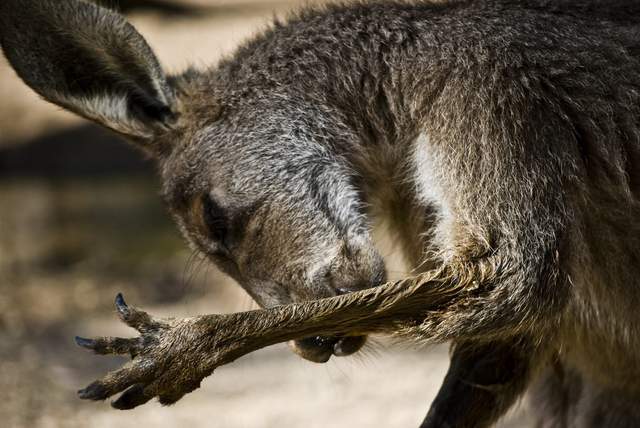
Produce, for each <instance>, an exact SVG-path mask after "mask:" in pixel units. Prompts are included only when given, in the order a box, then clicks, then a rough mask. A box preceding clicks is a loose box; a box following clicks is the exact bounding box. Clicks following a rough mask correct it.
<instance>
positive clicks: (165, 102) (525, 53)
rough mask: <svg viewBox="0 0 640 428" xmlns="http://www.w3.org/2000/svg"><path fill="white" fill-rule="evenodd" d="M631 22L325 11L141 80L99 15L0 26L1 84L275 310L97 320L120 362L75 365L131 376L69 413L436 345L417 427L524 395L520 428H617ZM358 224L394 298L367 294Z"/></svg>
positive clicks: (631, 172) (633, 142) (639, 357)
mask: <svg viewBox="0 0 640 428" xmlns="http://www.w3.org/2000/svg"><path fill="white" fill-rule="evenodd" d="M638 21H640V2H637V1H634V0H615V1H607V2H604V1H603V0H593V1H587V0H561V1H553V2H552V1H547V0H478V1H449V2H437V3H430V2H392V1H385V2H368V3H364V2H355V3H348V4H344V5H329V6H324V7H318V8H315V9H305V10H303V11H301V12H299V13H298V14H296V15H294V16H292V17H290V18H289V19H288V20H287V21H286V22H276V23H275V24H274V25H273V27H272V28H270V29H269V30H267V31H265V32H264V33H263V34H261V35H259V36H257V37H255V38H254V39H252V40H251V41H249V42H247V43H245V44H244V45H242V46H241V47H240V48H239V49H238V50H237V51H236V52H235V54H234V55H233V56H231V57H229V58H227V59H225V60H223V61H222V62H221V63H220V64H218V65H217V66H216V67H215V68H211V69H205V70H196V69H190V70H187V71H186V72H184V73H182V74H178V75H175V76H167V75H166V74H165V73H164V72H163V71H162V69H161V67H160V65H159V62H158V60H157V59H156V58H155V56H154V55H153V53H152V51H151V49H150V48H149V47H148V45H147V44H146V42H144V39H143V38H142V36H140V35H139V34H138V33H137V32H136V31H135V29H133V27H131V26H130V25H129V24H127V23H126V22H125V21H124V19H123V18H122V17H120V16H119V15H117V14H115V13H113V12H110V11H108V10H106V9H103V8H100V7H98V6H95V5H92V4H90V3H86V2H84V1H81V0H65V1H55V2H54V1H52V0H43V1H35V0H29V1H17V0H3V2H2V4H0V43H1V44H2V47H3V50H4V52H5V55H6V56H7V58H8V59H9V61H10V62H11V64H12V65H13V66H14V68H15V69H16V71H17V72H18V74H19V75H20V76H21V77H22V78H23V80H25V82H26V83H27V84H29V85H30V86H31V87H33V88H34V90H36V91H37V92H38V93H39V94H40V95H42V96H43V97H44V98H46V99H48V100H49V101H52V102H55V103H58V104H60V105H62V106H64V107H66V108H68V109H70V110H72V111H74V112H76V113H79V114H81V115H83V116H85V117H87V118H89V119H92V120H95V121H97V122H99V123H102V124H103V125H105V126H107V127H109V128H111V129H113V130H115V131H117V132H119V133H121V134H123V135H125V136H126V137H128V138H129V139H131V140H132V141H133V142H134V143H135V144H137V145H138V146H139V147H142V148H143V149H144V150H146V151H147V152H149V153H151V154H152V155H154V156H155V157H156V159H157V162H158V167H159V173H160V175H161V177H162V180H163V183H164V192H163V193H164V198H165V199H166V201H167V203H168V206H169V208H170V210H171V212H172V214H173V216H174V217H175V219H176V221H177V223H178V225H179V226H180V228H181V229H182V231H183V232H184V234H185V236H186V237H187V239H188V240H189V242H190V243H191V245H193V246H194V247H195V248H197V249H198V250H199V251H201V252H202V253H204V254H205V255H207V256H208V257H209V258H210V259H211V260H212V261H213V262H215V263H216V264H217V265H218V266H219V267H221V268H222V269H223V270H224V271H225V272H227V273H228V274H229V275H231V276H232V277H233V278H235V279H236V280H237V281H238V282H239V283H240V284H241V285H242V286H243V287H244V288H245V289H246V290H247V291H248V292H249V294H251V296H252V297H253V298H254V299H255V300H256V301H257V302H258V303H260V304H261V305H262V306H265V307H275V308H273V309H271V310H267V311H264V312H259V311H258V312H250V313H246V314H239V315H232V316H228V317H226V318H224V317H220V316H203V317H199V318H194V319H188V320H177V321H176V320H173V321H159V320H153V319H151V318H150V317H149V316H148V315H146V314H144V313H142V312H138V311H137V310H135V309H132V308H129V307H127V306H126V305H125V304H124V302H123V301H122V299H119V301H118V308H119V311H120V314H121V317H122V318H123V319H124V320H125V321H127V322H128V323H129V324H130V325H132V326H134V327H137V328H139V329H140V330H141V332H142V333H143V334H142V336H141V338H139V339H130V340H128V341H127V340H126V339H100V340H97V341H96V340H93V341H92V340H80V342H81V344H83V346H86V347H89V348H92V349H94V350H96V351H98V352H103V353H113V352H116V353H122V352H124V353H131V355H132V356H133V357H135V358H134V360H133V361H132V362H131V363H129V364H128V365H127V366H126V367H125V368H124V369H122V370H120V371H117V372H114V373H112V374H110V375H108V376H107V377H106V378H105V379H103V380H101V381H98V382H96V383H94V384H92V385H91V386H90V387H89V388H87V389H85V390H83V391H81V396H82V397H84V398H92V399H104V398H106V397H108V396H111V395H113V394H115V393H117V392H120V391H123V390H125V389H126V392H125V393H124V394H123V395H122V396H121V397H120V398H119V399H118V400H117V401H116V402H115V403H114V405H115V406H116V407H118V408H131V407H135V406H137V405H140V404H142V403H144V402H146V401H148V400H149V399H151V398H153V397H155V396H158V397H160V401H161V402H163V403H166V404H169V403H172V402H175V401H177V400H178V399H179V398H180V397H182V396H183V395H184V394H185V393H187V392H190V391H191V390H193V389H195V388H197V387H198V386H199V383H200V380H201V379H202V378H203V377H205V376H207V375H209V374H210V373H211V372H212V371H213V369H214V368H215V367H216V366H217V365H220V364H222V363H226V362H229V361H231V360H233V359H234V358H237V357H238V356H239V355H241V354H243V353H246V352H249V351H251V350H254V349H257V348H258V347H261V346H266V345H268V344H271V343H275V342H277V341H282V340H289V339H298V341H297V342H295V346H294V347H295V349H296V350H297V352H299V353H300V354H301V355H302V356H304V357H306V358H308V359H311V360H314V361H326V359H328V358H329V357H330V356H331V355H332V354H334V355H346V354H350V353H352V352H354V351H356V350H357V349H359V347H360V346H361V345H362V343H363V341H364V338H363V337H364V336H362V335H364V334H367V333H371V332H379V331H384V332H391V331H392V332H397V333H400V334H403V335H405V336H409V337H413V338H416V339H418V340H423V341H427V342H442V341H449V340H451V341H453V343H454V346H453V353H452V364H451V367H450V369H449V373H448V374H447V377H446V378H445V381H444V383H443V386H442V388H441V390H440V392H439V394H438V396H437V398H436V400H435V402H434V403H433V405H432V407H431V410H430V411H429V414H428V415H427V418H426V419H425V421H424V422H423V425H422V426H423V427H441V426H451V427H458V426H462V427H481V426H488V425H491V424H492V423H494V422H495V421H496V420H497V418H499V417H500V416H501V415H502V414H503V413H504V412H505V411H506V410H507V409H508V408H509V407H510V406H511V404H512V403H513V402H514V401H515V400H516V399H517V398H518V397H519V396H521V395H522V394H523V393H524V392H525V390H527V389H528V388H530V389H531V391H532V395H533V397H534V398H535V403H536V405H535V407H536V409H538V410H539V411H538V413H537V417H538V420H539V424H540V426H549V427H555V426H558V427H586V426H593V427H600V426H614V427H627V426H628V427H632V426H638V425H639V424H640V412H639V411H638V410H637V409H636V405H635V403H637V402H638V400H639V399H640V382H639V381H638V379H640V331H639V330H640V314H639V312H638V311H637V309H636V308H637V307H638V305H639V304H640V282H639V280H638V278H640V252H639V250H640V221H639V220H638V219H639V218H640V203H639V198H640V64H639V60H640V25H638V24H640V22H638ZM376 215H378V216H379V215H382V216H386V217H388V221H389V222H390V223H391V224H392V225H393V226H394V228H395V230H396V231H397V235H398V237H399V238H400V240H401V242H402V244H403V247H404V249H405V250H406V253H407V259H408V260H409V261H410V263H411V264H412V266H413V267H414V268H415V269H416V273H417V276H416V278H414V279H407V280H406V281H402V282H399V283H396V284H386V285H384V286H381V287H377V288H375V289H373V290H367V289H368V288H370V287H374V286H378V285H381V284H383V283H384V282H385V278H386V275H385V271H384V264H383V261H382V258H381V257H380V255H379V253H378V252H377V251H376V249H375V247H374V245H373V242H372V238H371V236H370V235H371V232H370V229H371V227H370V225H371V222H372V217H373V216H376ZM363 290H364V291H363ZM317 299H322V300H317ZM292 302H310V303H304V304H300V303H299V304H294V305H289V306H280V305H286V304H289V303H292ZM141 319H142V321H141ZM305 337H310V338H311V339H303V338H305ZM225 347H226V348H225ZM221 349H226V351H225V352H222V351H221ZM127 388H128V389H127ZM605 403H606V405H605Z"/></svg>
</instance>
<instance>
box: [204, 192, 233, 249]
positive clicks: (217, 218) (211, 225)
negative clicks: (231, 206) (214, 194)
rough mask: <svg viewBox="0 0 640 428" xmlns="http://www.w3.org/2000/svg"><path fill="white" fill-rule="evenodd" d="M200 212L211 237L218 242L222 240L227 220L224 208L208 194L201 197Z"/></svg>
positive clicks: (225, 231)
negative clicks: (201, 210) (201, 211)
mask: <svg viewBox="0 0 640 428" xmlns="http://www.w3.org/2000/svg"><path fill="white" fill-rule="evenodd" d="M202 209H203V210H204V212H203V213H202V215H203V218H204V222H205V224H206V226H207V228H208V229H209V233H210V234H211V238H213V239H214V240H216V241H218V242H224V240H225V238H226V236H227V231H228V229H229V222H228V218H227V215H226V213H225V211H224V209H223V208H222V207H221V206H220V205H218V203H217V202H216V201H215V200H214V199H212V198H211V196H209V195H204V196H203V197H202Z"/></svg>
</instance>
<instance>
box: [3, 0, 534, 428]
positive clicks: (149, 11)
mask: <svg viewBox="0 0 640 428" xmlns="http://www.w3.org/2000/svg"><path fill="white" fill-rule="evenodd" d="M102 2H103V3H105V4H107V5H109V6H110V7H115V8H117V9H119V10H121V11H123V12H124V13H126V14H127V15H128V17H129V19H130V20H131V21H132V22H133V23H134V25H135V26H136V27H137V28H138V30H139V31H140V32H141V33H142V34H143V35H144V36H145V37H146V38H147V40H148V41H149V43H150V45H151V46H152V47H153V48H154V50H155V51H156V53H157V54H158V56H159V58H160V59H161V61H162V62H163V64H164V66H165V68H166V70H168V71H179V70H181V69H183V68H185V67H186V66H187V65H189V64H196V65H207V64H215V62H216V61H217V60H218V59H219V58H220V57H221V56H223V55H226V54H229V53H230V52H232V51H233V48H234V47H235V46H237V45H238V43H240V42H242V41H243V40H245V39H247V38H248V37H249V36H250V35H252V34H255V33H257V32H259V31H261V29H264V28H266V27H267V26H268V25H269V23H270V21H271V20H272V19H273V17H274V16H279V17H284V16H286V13H287V11H290V10H293V9H295V8H299V7H300V6H301V5H302V2H300V1H296V0H288V1H287V0H282V1H278V0H120V1H117V0H102ZM0 100H1V102H0V426H3V427H29V428H35V427H111V426H118V427H120V428H127V427H139V426H145V427H155V426H158V427H181V426H186V424H189V426H191V427H192V428H196V427H223V428H234V427H309V428H311V427H338V428H339V427H350V428H356V427H374V426H375V427H413V426H417V425H418V424H419V422H420V421H421V420H422V418H423V417H424V415H425V414H426V411H427V408H428V405H429V403H430V401H431V400H432V399H433V397H434V396H435V394H436V391H437V388H438V387H439V386H440V383H441V381H442V378H443V376H444V373H445V371H446V368H447V364H448V355H447V352H448V351H447V347H446V346H440V347H431V348H427V349H425V348H422V349H416V348H415V347H411V346H409V345H406V344H397V343H390V342H388V341H385V340H384V338H379V339H374V340H373V343H372V344H370V345H369V346H368V347H367V348H366V349H365V350H363V351H362V352H360V353H359V354H358V355H356V356H353V357H350V358H343V359H340V358H333V359H332V360H330V361H329V362H328V363H327V364H323V365H318V364H313V363H310V362H307V361H305V360H302V359H300V358H298V357H296V356H295V355H293V354H292V353H291V352H290V351H289V349H288V347H287V346H286V345H284V344H282V345H278V346H273V347H271V348H268V349H264V350H261V351H259V352H256V353H254V354H252V355H249V356H246V357H244V358H242V359H240V360H239V361H237V362H235V363H233V364H231V365H228V366H225V367H222V368H220V369H218V370H216V372H215V373H214V375H213V376H211V377H210V378H208V379H207V380H206V381H205V382H203V384H202V388H201V389H199V390H197V391H196V392H194V393H192V394H189V395H188V396H186V397H185V398H183V399H182V400H181V401H180V402H178V403H177V404H176V405H174V406H172V407H169V408H163V407H161V406H160V405H159V404H158V403H156V402H152V403H149V404H147V405H145V406H143V407H141V408H138V409H135V410H131V411H127V412H120V411H117V410H113V409H111V408H110V407H109V405H108V403H90V402H83V401H81V400H79V399H77V398H76V393H75V391H76V390H77V389H79V388H81V387H84V386H86V384H88V383H89V382H91V381H92V380H94V379H95V378H98V377H100V376H101V375H103V374H104V373H106V372H107V371H108V370H111V369H114V368H116V367H118V366H119V365H121V364H122V363H123V362H124V361H125V359H123V358H118V357H100V356H93V355H91V354H90V353H88V352H86V351H84V350H82V349H80V348H78V347H77V346H76V345H75V344H74V341H73V337H74V336H75V335H82V336H94V335H124V336H127V335H133V331H131V330H129V329H127V328H126V327H124V326H123V325H121V324H119V323H118V322H117V321H116V317H115V314H114V310H113V303H112V302H113V298H114V296H115V295H116V293H117V292H123V293H124V295H125V297H126V298H127V301H128V302H130V303H133V304H136V305H138V306H142V307H143V308H144V309H147V310H149V311H151V312H152V313H153V314H155V315H159V316H191V315H197V314H204V313H220V312H236V311H241V310H247V309H252V308H253V307H255V305H254V304H253V303H252V301H251V299H250V298H249V297H248V296H247V295H246V294H245V293H244V292H243V291H242V290H241V289H240V287H238V286H236V285H235V284H233V282H232V281H231V280H230V279H228V278H226V277H225V276H223V275H222V274H220V273H219V272H218V271H217V270H216V269H215V268H213V267H211V266H210V265H208V264H207V263H206V262H204V261H202V260H201V259H200V258H199V257H198V256H197V255H195V254H192V252H191V251H190V250H189V249H188V248H187V246H186V245H185V244H184V242H183V241H182V239H181V238H180V236H179V234H178V231H177V228H176V227H175V226H174V225H173V224H172V222H171V220H170V218H169V216H168V214H167V213H166V211H165V210H164V207H163V206H162V203H161V201H160V198H159V197H158V191H159V185H158V181H157V180H156V178H155V177H154V170H153V164H152V163H151V162H149V161H148V160H147V159H145V158H144V157H143V156H142V155H141V154H140V153H138V152H137V151H135V150H134V149H132V148H130V147H129V146H127V145H126V144H125V143H123V142H122V141H120V140H118V139H117V138H115V137H114V136H113V135H111V134H109V133H108V132H106V131H103V130H101V129H100V128H98V127H97V126H94V125H91V124H89V123H88V122H86V121H84V120H82V119H79V118H76V117H74V116H72V115H71V114H68V113H66V112H63V111H62V110H61V109H59V108H57V107H55V106H52V105H50V104H47V103H46V102H44V101H41V100H40V99H38V97H37V96H36V95H35V93H33V92H32V91H31V90H30V89H28V88H27V87H26V86H25V85H23V84H22V83H21V82H20V81H19V80H18V78H17V77H16V76H15V74H14V73H13V71H12V70H11V69H10V68H9V66H8V64H7V63H6V61H5V60H4V58H3V57H2V58H0ZM380 235H381V239H380V245H381V247H382V251H383V253H384V254H386V255H387V256H388V258H389V263H390V266H391V268H390V271H391V274H392V276H401V275H403V274H404V270H403V269H404V268H403V266H402V264H401V263H400V262H399V255H398V254H397V251H395V250H394V248H393V245H391V243H390V241H389V240H388V239H385V238H384V234H383V233H380ZM525 407H526V406H524V405H520V406H519V407H518V408H516V409H515V410H513V411H512V412H511V414H510V416H509V417H508V418H507V420H506V421H504V422H503V423H502V424H501V426H505V427H506V426H509V427H524V426H530V423H529V419H528V417H527V413H526V410H525V409H524V408H525Z"/></svg>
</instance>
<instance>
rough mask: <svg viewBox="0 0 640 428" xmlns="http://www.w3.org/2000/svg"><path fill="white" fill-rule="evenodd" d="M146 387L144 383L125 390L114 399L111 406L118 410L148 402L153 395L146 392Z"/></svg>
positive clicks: (128, 408)
mask: <svg viewBox="0 0 640 428" xmlns="http://www.w3.org/2000/svg"><path fill="white" fill-rule="evenodd" d="M144 388H145V386H144V385H143V384H137V385H133V386H132V387H130V388H129V389H127V390H126V391H125V392H123V393H122V395H121V396H120V397H118V399H117V400H115V401H112V402H111V407H113V408H114V409H118V410H130V409H133V408H134V407H138V406H140V405H142V404H144V403H146V402H147V401H149V400H150V399H151V398H152V397H151V396H149V395H148V394H146V393H145V390H144Z"/></svg>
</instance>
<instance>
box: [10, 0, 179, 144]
mask: <svg viewBox="0 0 640 428" xmlns="http://www.w3.org/2000/svg"><path fill="white" fill-rule="evenodd" d="M0 45H2V48H3V50H4V54H5V56H6V57H7V59H8V60H9V62H10V63H11V65H12V66H13V67H14V68H15V70H16V72H17V73H18V75H19V76H20V77H21V78H22V79H23V80H24V82H25V83H26V84H27V85H29V86H30V87H31V88H32V89H34V90H35V91H36V92H37V93H38V94H40V95H41V96H42V97H44V98H45V99H47V100H48V101H51V102H52V103H55V104H58V105H60V106H62V107H64V108H66V109H69V110H71V111H73V112H75V113H77V114H79V115H81V116H84V117H86V118H88V119H91V120H93V121H95V122H98V123H100V124H102V125H104V126H106V127H108V128H110V129H112V130H114V131H116V132H118V133H121V134H124V135H125V136H128V137H130V138H131V139H133V140H134V141H135V142H137V143H139V144H141V145H142V146H143V147H145V148H147V149H148V150H150V151H152V152H153V151H155V152H158V151H161V150H162V149H161V148H159V147H154V145H155V144H154V140H155V139H156V138H157V137H158V136H160V135H161V134H162V133H164V132H166V131H167V130H168V129H169V128H170V127H171V125H172V123H173V122H174V121H175V116H176V115H175V105H174V104H175V102H174V94H173V91H172V89H171V87H170V85H169V83H168V82H167V78H166V76H165V74H164V72H163V70H162V68H161V66H160V64H159V63H158V59H157V58H156V56H155V55H154V53H153V51H152V50H151V48H150V47H149V45H148V44H147V43H146V41H145V40H144V38H143V37H142V36H141V35H140V34H139V33H138V32H137V31H136V29H135V28H133V26H132V25H131V24H129V23H128V22H127V21H125V19H124V18H123V17H122V16H120V15H118V14H117V13H114V12H112V11H110V10H108V9H105V8H102V7H100V6H97V5H95V4H93V3H88V2H85V1H82V0H0Z"/></svg>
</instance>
